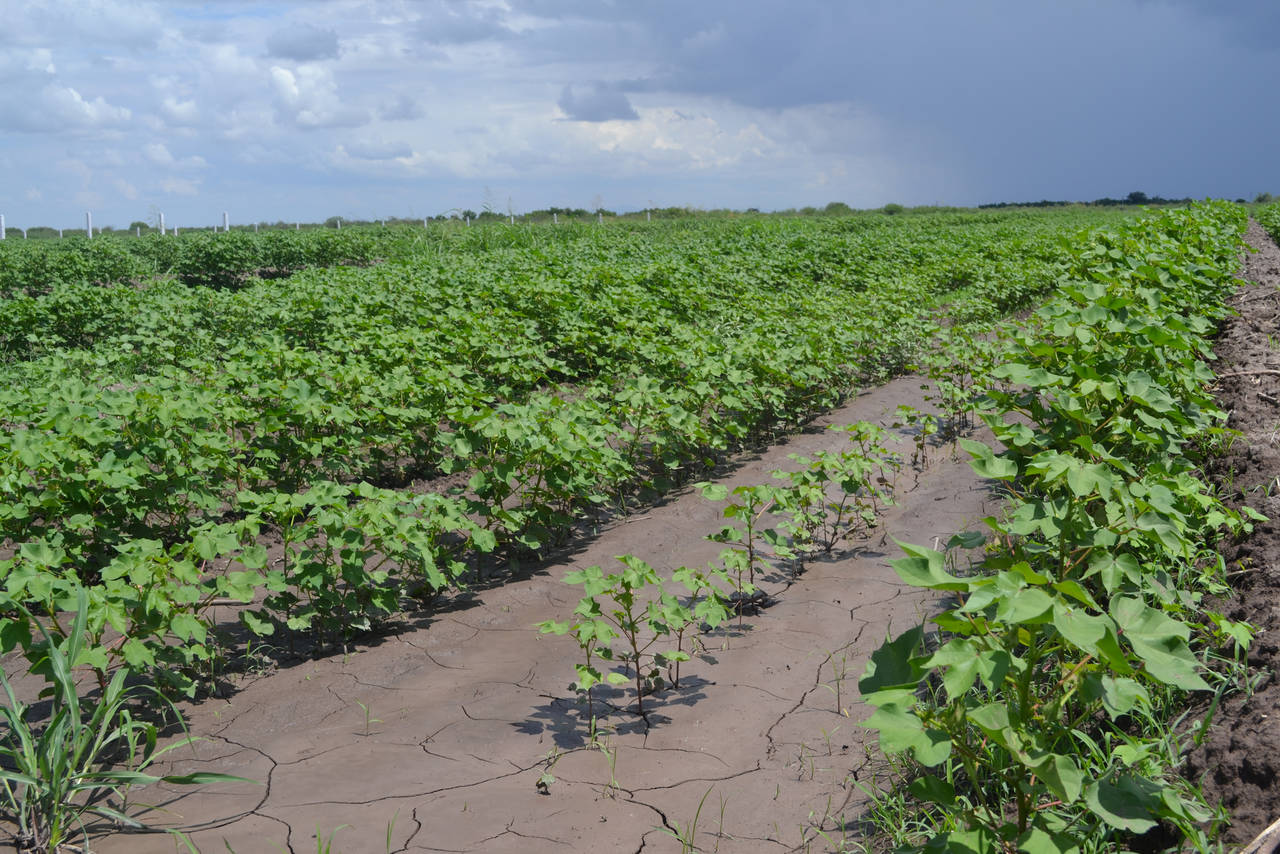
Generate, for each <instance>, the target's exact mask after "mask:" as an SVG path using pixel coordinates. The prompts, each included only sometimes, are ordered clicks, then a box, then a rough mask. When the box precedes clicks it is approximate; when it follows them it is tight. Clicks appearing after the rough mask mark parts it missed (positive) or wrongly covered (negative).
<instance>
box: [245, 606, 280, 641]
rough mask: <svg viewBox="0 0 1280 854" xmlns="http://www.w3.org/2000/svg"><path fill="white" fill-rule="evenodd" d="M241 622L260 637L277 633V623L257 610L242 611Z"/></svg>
mask: <svg viewBox="0 0 1280 854" xmlns="http://www.w3.org/2000/svg"><path fill="white" fill-rule="evenodd" d="M240 622H242V623H244V625H245V628H247V629H248V630H249V631H251V632H253V633H254V634H255V635H257V636H258V637H266V636H268V635H272V634H275V631H276V625H275V623H273V622H272V621H271V619H270V618H268V617H266V616H264V615H263V614H261V613H259V612H257V611H241V612H240Z"/></svg>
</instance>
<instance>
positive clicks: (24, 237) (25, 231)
mask: <svg viewBox="0 0 1280 854" xmlns="http://www.w3.org/2000/svg"><path fill="white" fill-rule="evenodd" d="M22 239H23V240H26V239H27V230H26V229H25V228H24V229H22Z"/></svg>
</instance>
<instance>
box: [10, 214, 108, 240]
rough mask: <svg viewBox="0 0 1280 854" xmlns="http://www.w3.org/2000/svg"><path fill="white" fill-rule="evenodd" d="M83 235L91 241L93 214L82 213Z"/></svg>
mask: <svg viewBox="0 0 1280 854" xmlns="http://www.w3.org/2000/svg"><path fill="white" fill-rule="evenodd" d="M84 233H85V234H87V235H89V239H90V240H92V239H93V213H92V212H90V211H85V212H84ZM24 236H25V235H24Z"/></svg>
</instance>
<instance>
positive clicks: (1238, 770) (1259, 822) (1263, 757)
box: [1189, 223, 1280, 850]
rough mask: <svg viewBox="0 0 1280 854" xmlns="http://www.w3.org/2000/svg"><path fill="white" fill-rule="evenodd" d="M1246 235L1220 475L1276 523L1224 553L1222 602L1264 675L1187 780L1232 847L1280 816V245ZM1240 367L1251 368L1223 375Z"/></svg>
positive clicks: (1235, 494)
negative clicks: (1220, 819) (1210, 806)
mask: <svg viewBox="0 0 1280 854" xmlns="http://www.w3.org/2000/svg"><path fill="white" fill-rule="evenodd" d="M1248 240H1249V242H1250V243H1251V244H1252V245H1253V246H1255V247H1257V248H1258V249H1259V250H1260V251H1259V252H1257V253H1256V254H1251V255H1248V256H1246V258H1245V264H1244V272H1243V278H1245V279H1247V280H1248V282H1246V283H1244V284H1243V285H1242V286H1241V288H1240V289H1239V291H1238V292H1237V294H1236V296H1235V298H1234V301H1233V305H1234V307H1235V309H1236V310H1237V311H1238V312H1239V316H1238V317H1233V318H1229V319H1228V321H1227V322H1226V323H1225V324H1224V325H1223V328H1222V330H1221V333H1220V335H1219V337H1218V340H1217V341H1216V343H1215V345H1214V351H1215V352H1216V353H1217V355H1218V357H1219V360H1220V361H1219V362H1218V364H1217V365H1216V366H1215V370H1216V371H1217V373H1218V374H1219V376H1221V377H1222V379H1220V380H1219V382H1218V386H1219V389H1220V391H1219V394H1218V398H1219V400H1220V401H1221V403H1222V406H1223V408H1224V409H1227V410H1228V411H1229V412H1230V413H1231V417H1230V420H1229V422H1228V424H1229V426H1230V427H1232V428H1234V429H1236V430H1240V431H1241V432H1242V433H1243V434H1244V435H1243V437H1241V438H1240V439H1238V440H1237V441H1236V442H1235V444H1234V445H1233V446H1232V447H1231V449H1230V451H1229V452H1228V454H1227V455H1226V456H1225V457H1224V458H1223V459H1222V460H1220V461H1219V462H1218V463H1217V470H1216V471H1215V479H1216V480H1217V482H1218V483H1219V485H1220V486H1221V488H1222V490H1223V494H1224V495H1225V496H1226V498H1227V501H1228V502H1229V503H1231V504H1232V505H1234V506H1239V505H1240V504H1244V503H1247V504H1249V505H1250V506H1252V507H1254V508H1256V509H1257V510H1259V511H1260V512H1262V513H1264V514H1266V515H1267V516H1268V517H1270V518H1271V519H1272V520H1275V521H1272V522H1267V523H1263V524H1260V525H1258V526H1257V527H1256V528H1255V530H1254V533H1253V535H1252V536H1251V537H1249V538H1248V539H1247V540H1245V541H1243V542H1240V543H1232V544H1228V545H1227V546H1226V547H1224V548H1223V549H1222V553H1223V556H1224V557H1225V558H1226V561H1227V565H1228V567H1230V568H1231V569H1233V570H1237V569H1243V570H1245V572H1244V574H1242V575H1240V576H1238V579H1239V581H1238V587H1237V591H1236V594H1235V596H1233V597H1232V598H1231V599H1230V600H1228V601H1226V602H1224V603H1219V606H1220V609H1221V610H1222V612H1223V613H1225V614H1226V615H1227V616H1228V617H1230V618H1231V619H1233V620H1247V621H1249V622H1250V623H1253V624H1254V625H1255V626H1256V627H1257V628H1258V630H1259V634H1258V636H1257V637H1256V639H1255V640H1254V643H1253V646H1252V648H1251V649H1250V651H1249V663H1250V664H1251V665H1252V666H1253V667H1254V668H1257V671H1256V672H1257V673H1258V674H1259V676H1260V678H1261V680H1262V681H1261V682H1260V683H1259V684H1258V685H1257V687H1256V689H1255V690H1254V692H1253V694H1252V696H1238V697H1236V698H1233V699H1231V700H1229V701H1228V702H1226V703H1224V705H1223V708H1222V709H1221V710H1220V711H1219V713H1218V715H1217V718H1216V719H1215V720H1214V723H1213V727H1214V728H1213V730H1212V731H1211V732H1210V734H1209V738H1208V740H1207V742H1206V743H1205V744H1204V746H1203V747H1202V748H1201V749H1199V750H1197V751H1195V752H1194V753H1193V754H1192V756H1191V758H1190V761H1189V773H1190V776H1192V777H1193V778H1198V777H1201V776H1202V775H1203V779H1204V783H1205V791H1206V794H1208V796H1209V798H1210V800H1211V801H1214V800H1221V801H1222V803H1223V804H1224V805H1225V806H1226V807H1227V809H1228V810H1229V811H1230V813H1231V815H1232V823H1231V826H1230V827H1229V828H1228V829H1227V831H1226V834H1225V836H1224V840H1225V841H1226V842H1227V843H1228V844H1230V845H1240V844H1243V843H1246V842H1248V841H1250V840H1252V839H1253V838H1254V837H1255V836H1257V835H1258V834H1259V833H1260V832H1261V831H1262V830H1263V828H1265V827H1266V826H1268V825H1269V824H1271V822H1272V821H1274V820H1275V819H1277V818H1280V681H1277V679H1276V676H1275V674H1276V671H1277V668H1280V480H1277V478H1280V376H1278V375H1276V374H1275V373H1270V374H1268V373H1259V372H1264V371H1273V372H1274V371H1277V370H1280V248H1277V247H1276V245H1275V243H1273V242H1272V240H1271V238H1270V237H1268V236H1267V234H1266V232H1264V231H1263V230H1262V228H1261V227H1260V226H1258V224H1257V223H1251V224H1250V229H1249V234H1248ZM1240 372H1252V373H1244V374H1243V375H1238V376H1224V375H1225V374H1231V373H1240ZM1268 850H1269V849H1268Z"/></svg>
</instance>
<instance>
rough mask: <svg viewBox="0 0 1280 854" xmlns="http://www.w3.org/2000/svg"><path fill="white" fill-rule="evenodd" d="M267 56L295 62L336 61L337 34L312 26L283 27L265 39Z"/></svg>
mask: <svg viewBox="0 0 1280 854" xmlns="http://www.w3.org/2000/svg"><path fill="white" fill-rule="evenodd" d="M267 54H268V55H270V56H275V57H279V58H280V59H292V60H294V61H296V62H314V61H316V60H319V59H336V58H337V56H338V34H337V33H336V32H334V31H333V30H326V29H322V28H321V27H317V26H315V25H314V24H301V25H297V26H290V27H284V28H282V29H279V30H276V31H275V32H274V33H272V34H271V35H270V36H268V37H267Z"/></svg>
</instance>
